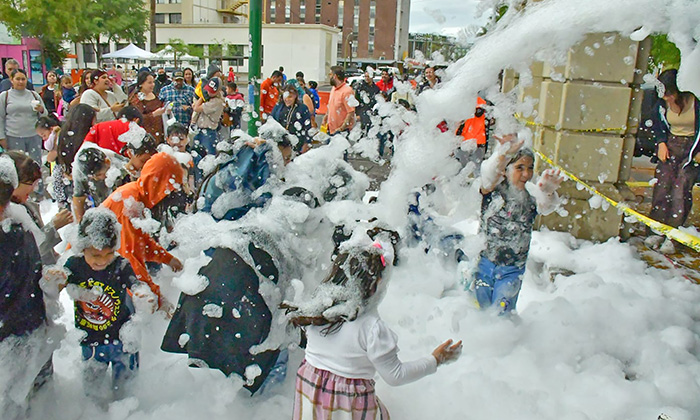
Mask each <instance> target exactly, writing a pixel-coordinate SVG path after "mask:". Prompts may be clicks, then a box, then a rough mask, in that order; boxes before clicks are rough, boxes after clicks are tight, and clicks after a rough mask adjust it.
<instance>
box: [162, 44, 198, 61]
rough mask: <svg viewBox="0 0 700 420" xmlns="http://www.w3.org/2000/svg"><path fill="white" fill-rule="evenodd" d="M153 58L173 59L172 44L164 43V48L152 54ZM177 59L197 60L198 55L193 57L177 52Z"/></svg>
mask: <svg viewBox="0 0 700 420" xmlns="http://www.w3.org/2000/svg"><path fill="white" fill-rule="evenodd" d="M153 59H154V60H168V61H169V60H174V59H175V51H173V47H172V45H166V46H165V48H163V49H162V50H160V51H158V52H157V53H155V54H154V57H153ZM177 60H178V61H199V57H195V56H193V55H189V54H177Z"/></svg>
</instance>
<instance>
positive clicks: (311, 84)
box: [309, 80, 318, 89]
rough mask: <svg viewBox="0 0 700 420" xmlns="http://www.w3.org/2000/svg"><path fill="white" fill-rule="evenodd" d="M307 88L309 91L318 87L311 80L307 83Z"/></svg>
mask: <svg viewBox="0 0 700 420" xmlns="http://www.w3.org/2000/svg"><path fill="white" fill-rule="evenodd" d="M309 87H310V88H311V89H316V88H317V87H318V83H316V82H315V81H313V80H311V81H309Z"/></svg>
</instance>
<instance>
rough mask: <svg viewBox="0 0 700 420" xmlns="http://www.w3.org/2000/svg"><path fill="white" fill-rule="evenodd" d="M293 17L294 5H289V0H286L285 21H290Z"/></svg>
mask: <svg viewBox="0 0 700 420" xmlns="http://www.w3.org/2000/svg"><path fill="white" fill-rule="evenodd" d="M291 17H292V6H290V5H289V0H285V2H284V23H289V22H290V19H291Z"/></svg>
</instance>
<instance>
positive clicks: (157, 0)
mask: <svg viewBox="0 0 700 420" xmlns="http://www.w3.org/2000/svg"><path fill="white" fill-rule="evenodd" d="M167 3H168V0H156V4H167Z"/></svg>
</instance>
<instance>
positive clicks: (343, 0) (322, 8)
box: [263, 0, 411, 63]
mask: <svg viewBox="0 0 700 420" xmlns="http://www.w3.org/2000/svg"><path fill="white" fill-rule="evenodd" d="M263 2H264V4H263V20H264V21H265V22H266V23H274V24H295V23H305V24H322V25H327V26H334V27H337V28H339V29H340V30H341V31H342V32H341V34H342V36H341V37H340V39H339V40H338V59H339V61H343V62H348V61H355V62H363V63H372V62H382V61H386V62H391V61H398V60H403V59H404V58H405V56H406V55H407V54H408V25H409V15H410V10H411V2H410V0H263Z"/></svg>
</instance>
